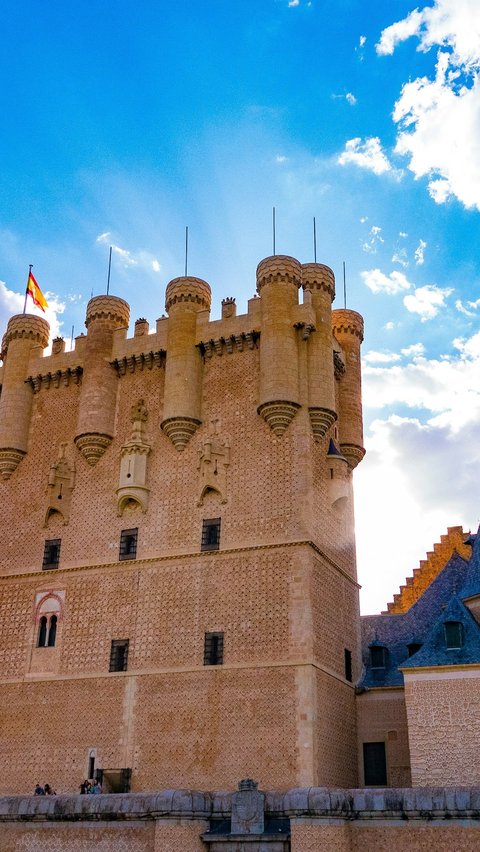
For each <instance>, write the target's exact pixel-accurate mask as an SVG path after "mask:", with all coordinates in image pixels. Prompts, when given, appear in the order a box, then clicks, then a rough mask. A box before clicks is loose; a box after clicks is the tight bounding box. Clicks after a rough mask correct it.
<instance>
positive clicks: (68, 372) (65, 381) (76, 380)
mask: <svg viewBox="0 0 480 852" xmlns="http://www.w3.org/2000/svg"><path fill="white" fill-rule="evenodd" d="M82 374H83V367H67V368H66V369H65V370H57V371H56V372H55V373H39V374H38V375H37V376H29V377H28V379H27V380H26V381H27V382H28V383H29V384H30V385H31V386H32V388H33V392H34V393H38V392H39V391H40V390H41V389H42V388H44V389H45V390H48V389H49V388H51V387H54V388H59V387H60V385H62V386H63V387H65V388H68V386H69V385H70V384H71V383H72V382H73V384H74V385H78V384H80V383H81V379H82Z"/></svg>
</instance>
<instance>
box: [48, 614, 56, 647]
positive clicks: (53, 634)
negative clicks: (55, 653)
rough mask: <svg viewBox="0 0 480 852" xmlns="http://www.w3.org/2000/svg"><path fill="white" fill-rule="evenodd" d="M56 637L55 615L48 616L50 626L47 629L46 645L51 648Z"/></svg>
mask: <svg viewBox="0 0 480 852" xmlns="http://www.w3.org/2000/svg"><path fill="white" fill-rule="evenodd" d="M56 637H57V616H56V615H52V616H50V626H49V629H48V641H47V645H48V647H49V648H53V647H54V645H55V639H56Z"/></svg>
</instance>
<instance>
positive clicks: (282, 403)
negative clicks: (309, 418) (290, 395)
mask: <svg viewBox="0 0 480 852" xmlns="http://www.w3.org/2000/svg"><path fill="white" fill-rule="evenodd" d="M300 407H301V406H300V405H299V404H298V403H297V402H288V401H286V400H276V401H275V402H264V403H263V404H262V405H259V406H258V408H257V412H258V414H261V415H262V417H263V419H264V420H265V421H266V423H268V425H269V426H270V429H271V430H272V432H274V433H275V435H278V436H279V437H280V436H281V435H283V433H284V432H285V429H287V428H288V426H289V425H290V423H291V422H292V420H293V418H294V417H295V414H296V413H297V411H298V409H299V408H300Z"/></svg>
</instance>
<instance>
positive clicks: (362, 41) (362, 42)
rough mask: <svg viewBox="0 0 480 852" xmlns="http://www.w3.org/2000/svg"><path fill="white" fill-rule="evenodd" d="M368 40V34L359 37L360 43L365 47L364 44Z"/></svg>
mask: <svg viewBox="0 0 480 852" xmlns="http://www.w3.org/2000/svg"><path fill="white" fill-rule="evenodd" d="M366 40H367V36H364V35H361V36H360V38H359V40H358V43H359V45H360V47H363V46H364V44H365V42H366Z"/></svg>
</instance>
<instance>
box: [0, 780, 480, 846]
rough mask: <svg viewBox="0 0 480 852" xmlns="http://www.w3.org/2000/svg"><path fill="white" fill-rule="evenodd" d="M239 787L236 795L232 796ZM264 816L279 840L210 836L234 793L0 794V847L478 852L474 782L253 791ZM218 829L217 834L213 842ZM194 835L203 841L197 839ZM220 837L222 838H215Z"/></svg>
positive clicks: (479, 796)
mask: <svg viewBox="0 0 480 852" xmlns="http://www.w3.org/2000/svg"><path fill="white" fill-rule="evenodd" d="M237 795H238V794H237ZM260 795H261V799H262V801H264V807H265V821H266V822H265V825H267V821H268V819H270V820H277V823H278V822H279V821H282V820H283V821H284V822H285V821H287V822H288V821H289V833H284V834H283V835H282V836H283V840H279V838H280V832H279V830H278V829H277V833H278V836H277V837H276V838H275V837H272V835H271V834H267V833H266V831H265V832H264V833H263V834H255V833H254V832H252V833H250V834H248V835H247V836H245V835H243V836H240V835H238V834H237V835H232V834H230V832H229V828H228V829H226V834H225V835H224V837H223V839H219V836H218V833H217V834H216V833H215V831H214V830H213V829H214V826H215V824H216V823H220V822H221V821H223V822H222V824H225V825H227V826H229V823H230V817H231V815H232V807H234V797H235V794H233V793H229V792H218V793H201V792H194V791H190V790H164V791H162V792H159V793H149V794H124V795H108V796H105V795H101V796H73V797H67V796H58V797H51V798H47V797H35V796H30V797H13V796H11V797H3V798H0V823H1V825H0V852H90V850H91V849H93V848H95V850H96V852H201V850H204V852H207V850H211V852H215V849H227V850H231V852H247V850H249V852H269V850H272V852H274V850H276V849H278V848H282V849H285V848H286V849H289V850H290V852H360V850H362V852H389V850H391V849H395V852H423V850H427V849H435V850H437V852H450V850H452V849H455V852H477V850H478V849H479V848H480V788H478V787H476V788H423V789H416V790H414V789H385V790H383V789H370V790H334V789H328V788H318V787H317V788H315V787H310V788H297V789H293V790H289V791H287V792H286V793H280V792H267V793H266V794H260ZM215 837H217V840H215ZM202 838H203V839H202ZM222 844H223V845H222Z"/></svg>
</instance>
